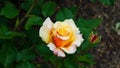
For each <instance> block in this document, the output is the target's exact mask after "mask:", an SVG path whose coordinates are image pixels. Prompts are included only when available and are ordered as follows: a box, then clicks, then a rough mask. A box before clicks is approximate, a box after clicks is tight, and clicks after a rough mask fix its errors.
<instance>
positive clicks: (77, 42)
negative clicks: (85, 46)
mask: <svg viewBox="0 0 120 68" xmlns="http://www.w3.org/2000/svg"><path fill="white" fill-rule="evenodd" d="M83 41H84V39H83V37H82V35H81V34H80V35H77V38H76V40H75V41H73V43H72V44H73V45H76V46H77V47H79V46H80V45H81V44H82V42H83Z"/></svg>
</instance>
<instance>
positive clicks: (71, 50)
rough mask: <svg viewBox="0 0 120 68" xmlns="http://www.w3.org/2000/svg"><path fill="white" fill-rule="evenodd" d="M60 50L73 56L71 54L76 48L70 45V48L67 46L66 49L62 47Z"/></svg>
mask: <svg viewBox="0 0 120 68" xmlns="http://www.w3.org/2000/svg"><path fill="white" fill-rule="evenodd" d="M61 49H62V50H64V51H65V52H66V53H68V54H73V53H75V52H76V46H75V45H71V46H69V47H67V48H63V47H62V48H61Z"/></svg>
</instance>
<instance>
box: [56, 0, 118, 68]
mask: <svg viewBox="0 0 120 68" xmlns="http://www.w3.org/2000/svg"><path fill="white" fill-rule="evenodd" d="M56 2H57V3H58V4H59V5H60V6H61V7H65V6H67V7H69V6H71V5H77V6H78V7H80V9H79V11H78V13H77V15H78V16H82V17H84V18H98V17H100V18H102V19H103V22H102V23H101V24H100V25H99V27H98V28H97V32H98V34H99V35H100V36H101V37H102V38H101V42H100V44H99V45H98V46H97V47H96V48H94V49H92V50H90V51H91V53H92V54H93V56H94V58H95V61H96V62H97V63H96V64H95V65H93V67H92V68H120V35H118V34H117V33H116V32H115V31H114V30H113V29H112V27H113V26H115V24H116V23H117V22H120V5H119V4H120V1H119V0H117V1H116V3H115V5H113V6H107V5H103V4H101V3H100V2H96V3H93V2H90V1H89V0H72V1H70V0H61V1H59V0H56ZM61 3H62V4H61Z"/></svg>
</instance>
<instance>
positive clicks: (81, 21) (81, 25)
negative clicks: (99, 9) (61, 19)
mask: <svg viewBox="0 0 120 68" xmlns="http://www.w3.org/2000/svg"><path fill="white" fill-rule="evenodd" d="M101 22H102V20H101V19H99V18H96V19H88V20H86V19H84V18H79V19H78V22H77V23H76V24H77V25H78V27H79V28H80V29H81V28H86V29H90V30H93V29H94V28H96V27H97V26H98V25H99V24H100V23H101ZM91 24H92V25H91Z"/></svg>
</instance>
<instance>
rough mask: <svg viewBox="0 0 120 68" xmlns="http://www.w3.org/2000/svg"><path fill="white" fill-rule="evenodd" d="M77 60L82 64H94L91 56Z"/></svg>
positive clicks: (80, 57)
mask: <svg viewBox="0 0 120 68" xmlns="http://www.w3.org/2000/svg"><path fill="white" fill-rule="evenodd" d="M77 59H78V61H79V62H82V63H87V64H95V62H94V61H93V57H92V55H91V54H85V55H81V56H78V58H77Z"/></svg>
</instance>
